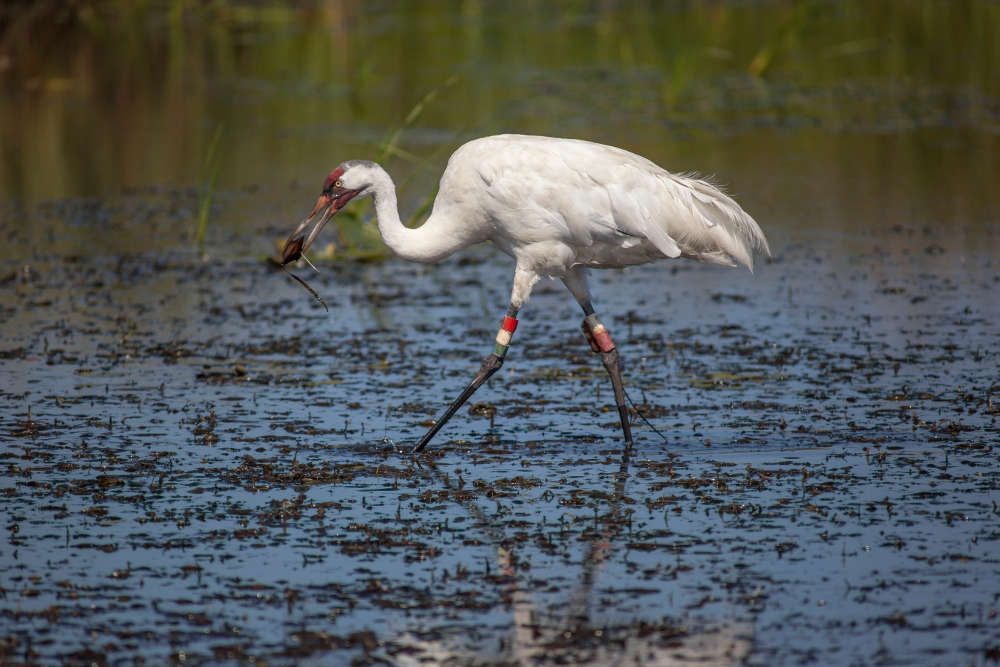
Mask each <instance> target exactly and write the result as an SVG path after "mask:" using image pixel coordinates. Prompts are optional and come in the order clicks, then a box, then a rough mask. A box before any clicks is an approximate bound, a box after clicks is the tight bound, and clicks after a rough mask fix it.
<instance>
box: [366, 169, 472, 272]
mask: <svg viewBox="0 0 1000 667" xmlns="http://www.w3.org/2000/svg"><path fill="white" fill-rule="evenodd" d="M372 197H373V199H374V200H375V216H376V218H377V220H378V231H379V233H380V234H381V235H382V240H383V241H384V242H385V244H386V245H387V246H389V249H390V250H392V251H393V252H394V253H396V254H397V255H399V256H400V257H402V258H403V259H406V260H409V261H411V262H437V261H440V260H442V259H444V258H445V257H447V256H448V255H450V254H452V253H453V252H455V251H457V250H461V249H462V248H464V247H466V246H468V245H471V244H472V243H475V242H477V241H478V240H479V239H476V240H472V239H470V238H468V235H467V234H463V233H462V231H461V221H460V220H458V219H456V218H454V217H453V216H451V215H448V214H446V213H444V212H441V211H438V210H437V207H436V206H435V210H434V211H432V213H431V215H430V217H429V218H427V220H426V221H425V222H424V224H422V225H421V226H420V227H416V228H410V227H406V226H405V225H404V224H403V221H402V220H400V218H399V207H398V203H397V201H396V186H395V184H394V183H393V182H392V178H391V177H390V176H389V174H388V173H386V171H385V170H384V169H381V168H380V169H379V174H378V177H377V179H376V182H375V183H374V189H373V195H372Z"/></svg>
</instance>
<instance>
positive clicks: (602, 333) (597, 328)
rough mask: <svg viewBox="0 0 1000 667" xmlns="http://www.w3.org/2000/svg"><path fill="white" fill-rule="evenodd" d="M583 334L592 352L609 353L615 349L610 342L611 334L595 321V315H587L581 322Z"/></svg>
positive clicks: (598, 321) (599, 322) (597, 320)
mask: <svg viewBox="0 0 1000 667" xmlns="http://www.w3.org/2000/svg"><path fill="white" fill-rule="evenodd" d="M581 328H582V329H583V334H584V335H585V336H586V337H587V342H588V343H590V349H592V350H593V351H594V352H610V351H611V350H613V349H615V344H614V342H613V341H612V340H611V334H609V333H608V330H607V329H606V328H605V327H604V324H603V323H602V322H601V321H600V320H599V319H597V315H588V316H587V317H586V318H585V319H584V320H583V325H582V326H581Z"/></svg>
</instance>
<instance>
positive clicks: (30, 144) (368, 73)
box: [0, 0, 1000, 251]
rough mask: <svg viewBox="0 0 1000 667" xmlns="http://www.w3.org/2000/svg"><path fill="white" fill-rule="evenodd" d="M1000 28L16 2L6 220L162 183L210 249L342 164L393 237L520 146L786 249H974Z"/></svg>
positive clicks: (964, 3)
mask: <svg viewBox="0 0 1000 667" xmlns="http://www.w3.org/2000/svg"><path fill="white" fill-rule="evenodd" d="M998 28H1000V3H997V2H994V1H989V0H978V1H977V0H956V1H944V0H898V1H885V2H872V1H870V0H848V1H844V2H831V1H820V0H802V1H796V2H792V1H774V2H767V1H761V2H738V1H728V2H727V1H724V0H716V1H712V2H613V1H609V0H605V1H591V2H584V1H562V2H544V3H541V2H528V1H510V2H485V1H479V0H462V1H458V0H455V1H451V2H426V3H411V2H388V1H386V2H379V1H351V0H345V1H329V2H321V1H315V2H293V3H272V2H249V1H248V2H238V1H235V0H218V1H214V2H212V1H209V2H191V1H183V0H177V1H173V2H168V1H164V2H153V1H145V2H144V1H141V0H140V1H124V0H120V1H118V0H109V1H105V2H101V1H97V0H93V1H85V0H80V1H77V2H70V3H65V2H46V1H41V2H24V3H19V2H14V3H7V4H5V5H4V6H3V9H0V84H2V85H0V92H2V97H0V202H2V204H3V206H4V213H3V220H4V226H5V227H12V226H13V227H16V226H19V224H20V223H19V222H18V221H19V220H25V219H29V218H32V217H37V215H38V214H37V211H38V210H39V209H38V207H39V206H42V207H43V208H44V206H45V205H46V203H47V202H48V203H50V204H51V202H54V201H61V200H66V199H73V198H91V199H93V198H96V200H97V204H96V205H97V206H98V207H99V208H101V209H102V210H104V211H105V213H106V214H107V215H111V216H114V215H117V214H118V213H116V212H115V211H114V210H112V211H111V212H110V213H108V212H107V206H108V204H107V202H109V201H115V200H116V198H120V197H122V196H128V195H129V193H133V194H134V193H135V192H137V191H138V192H146V193H149V192H150V191H153V190H156V189H157V188H160V189H166V190H169V191H170V192H172V193H173V196H174V197H175V199H176V201H174V204H175V206H176V207H179V208H180V212H179V213H175V215H174V219H175V220H176V222H177V223H178V227H179V228H183V229H184V235H186V236H187V237H190V234H191V232H192V229H193V227H194V226H195V225H196V223H195V220H196V219H197V217H198V209H199V207H200V206H202V205H204V204H205V203H206V201H205V198H206V192H208V191H210V193H211V194H213V195H215V196H214V199H213V200H212V201H211V202H209V203H211V204H212V206H211V208H210V212H211V213H210V215H209V218H210V227H211V229H210V231H209V239H210V240H213V239H214V241H216V242H219V241H221V240H223V239H224V238H228V237H218V236H215V237H213V234H215V233H217V232H218V229H220V228H221V229H223V230H229V233H230V236H236V237H239V236H240V235H241V234H240V232H241V231H246V230H264V229H266V230H271V229H275V230H276V229H279V228H281V229H283V228H285V227H287V226H288V225H290V224H292V223H293V222H295V220H296V219H297V218H298V217H300V216H301V215H302V214H303V213H304V212H306V211H307V210H308V208H309V206H310V204H311V203H312V201H313V198H314V196H315V193H316V191H318V189H319V187H320V185H321V183H322V181H323V178H324V176H325V174H326V173H327V172H328V171H329V170H330V169H331V168H332V167H334V166H336V164H338V163H339V162H341V161H342V160H345V159H350V158H379V157H381V158H383V159H384V161H385V162H386V163H387V167H388V168H389V169H390V172H391V173H392V174H393V175H394V177H395V179H396V181H397V184H398V185H399V186H400V189H401V197H400V201H401V208H403V216H404V219H405V218H406V217H407V216H408V215H409V213H410V212H412V211H413V210H414V209H415V208H417V207H418V206H419V204H420V203H421V202H422V201H424V200H425V199H426V198H427V197H428V195H430V194H431V193H432V192H433V188H434V186H435V183H436V180H437V177H438V176H439V174H440V171H441V169H442V168H443V165H444V162H445V160H446V159H447V157H448V155H449V154H450V152H451V151H452V150H453V149H454V148H456V147H457V146H458V145H459V144H460V143H461V142H462V141H464V140H467V139H469V138H472V137H475V136H480V135H484V134H491V133H496V132H507V131H510V132H523V133H537V134H549V135H562V136H571V137H579V138H586V139H591V140H595V141H600V142H604V143H610V144H615V145H619V146H622V147H624V148H627V149H630V150H633V151H636V152H639V153H641V154H643V155H645V156H647V157H649V158H651V159H653V160H654V161H656V162H658V163H659V164H661V165H662V166H664V167H666V168H668V169H671V170H674V171H689V170H690V171H698V172H702V173H708V174H714V175H716V177H717V179H718V180H719V181H720V182H721V183H723V184H725V185H726V186H727V187H728V188H729V189H730V190H731V191H732V192H733V194H734V195H736V196H737V198H738V199H739V200H740V201H741V202H742V203H743V204H744V205H745V206H746V208H747V209H748V210H749V211H750V212H751V213H752V214H753V215H754V216H755V217H756V218H757V219H758V221H759V222H760V223H761V224H762V226H763V227H764V228H765V230H767V231H768V232H769V235H771V236H774V235H775V234H776V235H777V236H778V237H779V239H780V238H781V237H786V238H787V237H795V236H797V235H800V234H808V233H811V232H816V231H823V230H836V231H842V232H848V233H856V232H859V231H863V230H865V229H869V228H873V227H875V228H877V227H891V226H892V225H899V224H904V225H917V226H921V225H951V226H954V228H955V233H956V234H962V235H967V236H969V237H970V243H974V242H976V239H979V238H980V237H981V236H982V235H983V234H984V232H985V233H986V234H987V235H988V236H990V238H993V237H995V231H994V229H995V227H994V225H995V223H996V221H997V213H996V211H997V210H998V203H1000V196H998V195H997V194H996V191H997V183H1000V158H998V157H997V156H998V155H1000V150H998V149H1000V102H998V100H1000V40H998V39H997V34H998ZM408 116H409V120H408ZM213 138H214V139H215V141H214V142H213ZM178 193H179V194H178ZM126 208H127V207H126ZM42 217H43V218H44V221H45V225H50V226H52V225H54V226H55V228H54V231H55V232H56V235H59V236H61V237H64V238H65V237H66V235H65V234H59V232H60V231H62V229H63V228H62V227H61V225H64V224H65V222H66V221H65V219H64V218H65V216H61V215H59V214H53V213H52V212H51V211H48V212H47V213H46V214H45V215H43V216H42ZM77 217H79V216H77ZM49 231H50V232H52V231H53V228H52V227H50V229H49ZM125 237H126V238H124V239H123V241H122V242H123V243H128V244H135V245H138V246H142V244H143V238H142V236H141V235H135V236H129V235H128V234H125ZM29 238H31V239H33V240H34V241H36V242H37V241H38V239H39V237H29ZM69 238H71V239H72V242H73V243H76V244H84V245H86V244H87V242H88V236H87V235H86V234H77V235H76V236H73V235H72V234H70V235H69ZM237 245H238V244H237ZM136 249H137V250H141V249H142V248H141V247H138V248H136ZM83 251H86V249H84V250H83Z"/></svg>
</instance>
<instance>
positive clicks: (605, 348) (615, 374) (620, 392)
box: [581, 308, 632, 445]
mask: <svg viewBox="0 0 1000 667" xmlns="http://www.w3.org/2000/svg"><path fill="white" fill-rule="evenodd" d="M585 310H587V309H586V308H585ZM581 328H582V329H583V335H584V336H586V337H587V342H588V343H590V349H592V350H593V351H594V352H599V353H600V354H601V359H602V361H604V367H605V368H606V369H608V375H610V376H611V385H612V386H613V387H614V390H615V403H616V404H617V405H618V416H619V418H620V419H621V421H622V432H623V433H624V434H625V444H626V445H631V444H632V427H631V425H630V424H629V415H628V407H627V406H626V405H625V386H624V385H623V384H622V370H621V359H620V358H619V356H618V348H616V347H615V344H614V341H612V340H611V334H609V333H608V329H607V327H605V326H604V323H602V322H601V320H600V319H599V318H598V317H597V313H594V312H593V311H591V312H590V313H588V314H587V317H585V318H584V320H583V324H582V325H581Z"/></svg>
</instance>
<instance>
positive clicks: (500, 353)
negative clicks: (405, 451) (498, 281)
mask: <svg viewBox="0 0 1000 667" xmlns="http://www.w3.org/2000/svg"><path fill="white" fill-rule="evenodd" d="M517 310H518V309H517V308H516V307H514V306H513V305H511V307H510V308H508V309H507V316H506V317H504V318H503V325H501V327H500V330H499V331H498V332H497V339H496V346H495V347H494V348H493V352H491V353H490V355H489V356H488V357H486V358H485V359H483V365H482V366H480V367H479V372H478V373H476V377H475V378H473V380H472V382H470V383H469V386H468V387H466V388H465V391H463V392H462V393H461V394H459V396H458V398H456V399H455V401H454V402H453V403H452V404H451V405H449V406H448V409H447V410H445V411H444V414H442V415H441V416H440V417H439V418H438V420H437V421H436V422H434V426H432V427H431V428H430V430H429V431H427V433H425V434H424V437H423V438H421V439H420V442H418V443H417V446H416V447H414V448H413V450H412V452H411V453H413V454H415V453H417V452H420V451H422V450H423V448H424V447H426V446H427V443H428V442H430V441H431V438H433V437H434V436H435V435H436V434H437V432H438V431H440V430H441V427H442V426H444V425H445V424H446V423H447V422H448V420H449V419H451V418H452V416H453V415H454V414H455V413H456V412H457V411H458V409H459V408H460V407H462V405H463V404H464V403H465V402H466V401H467V400H469V397H470V396H472V394H474V393H475V391H476V390H477V389H479V387H481V386H482V384H483V383H484V382H486V381H487V380H488V379H490V376H492V375H493V374H494V373H496V372H497V371H498V370H500V367H501V366H503V359H504V357H505V356H507V348H509V347H510V339H511V337H512V336H513V335H514V330H515V329H517Z"/></svg>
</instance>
